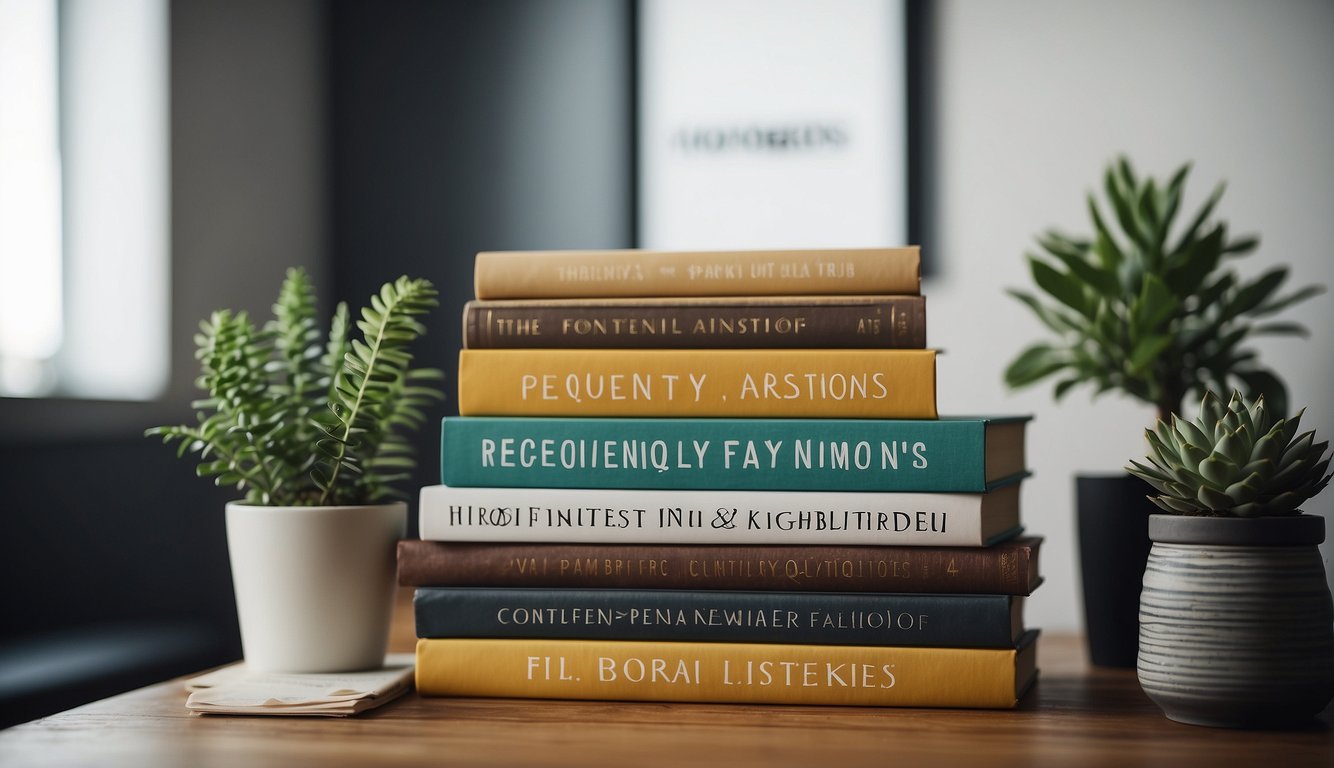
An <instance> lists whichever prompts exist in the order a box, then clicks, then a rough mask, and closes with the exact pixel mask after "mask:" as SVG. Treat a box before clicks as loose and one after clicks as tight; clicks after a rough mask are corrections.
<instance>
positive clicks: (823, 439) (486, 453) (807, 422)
mask: <svg viewBox="0 0 1334 768" xmlns="http://www.w3.org/2000/svg"><path fill="white" fill-rule="evenodd" d="M1028 419H1029V417H1026V416H1014V417H994V418H965V417H953V418H951V417H945V418H941V419H930V420H901V419H892V420H883V419H647V418H644V419H634V418H523V417H481V416H462V417H459V416H450V417H445V418H444V419H443V421H442V424H441V429H440V443H441V450H440V477H441V482H442V483H443V484H445V485H448V486H451V487H455V488H461V487H475V488H621V489H693V490H770V491H772V490H801V491H901V492H915V493H930V492H942V493H983V492H985V491H988V490H990V489H992V488H995V487H997V486H999V485H1004V484H1006V483H1010V482H1014V481H1017V480H1019V479H1020V478H1022V477H1024V476H1025V475H1027V470H1026V467H1025V463H1024V461H1025V460H1024V452H1023V437H1024V428H1025V425H1026V424H1027V421H1028Z"/></svg>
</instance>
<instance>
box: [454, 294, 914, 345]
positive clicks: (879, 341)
mask: <svg viewBox="0 0 1334 768" xmlns="http://www.w3.org/2000/svg"><path fill="white" fill-rule="evenodd" d="M463 329H464V334H463V346H464V347H465V348H467V349H566V348H568V349H576V348H577V349H752V348H762V349H814V348H822V349H839V348H863V349H923V348H925V347H926V300H925V298H924V297H922V296H885V297H876V298H864V297H863V298H853V297H850V298H848V299H845V300H840V299H825V300H822V301H818V302H817V301H814V300H812V301H780V300H761V299H756V300H753V301H744V300H738V299H728V300H725V301H724V300H710V301H706V300H695V301H673V302H662V301H652V300H647V299H646V300H643V301H641V302H638V303H636V302H633V301H614V300H606V301H596V300H585V301H470V302H468V303H467V304H466V305H465V306H464V309H463Z"/></svg>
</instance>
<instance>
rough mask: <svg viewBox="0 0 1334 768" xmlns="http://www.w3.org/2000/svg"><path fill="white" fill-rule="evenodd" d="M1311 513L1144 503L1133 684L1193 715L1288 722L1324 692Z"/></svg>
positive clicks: (1327, 633)
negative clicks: (1163, 511)
mask: <svg viewBox="0 0 1334 768" xmlns="http://www.w3.org/2000/svg"><path fill="white" fill-rule="evenodd" d="M1324 538H1325V520H1324V518H1322V517H1316V516H1313V515H1298V516H1295V517H1274V518H1255V519H1239V518H1217V517H1183V516H1177V515H1153V516H1152V517H1150V518H1149V539H1150V540H1152V542H1153V548H1152V549H1151V550H1150V552H1149V562H1148V566H1147V568H1146V569H1145V571H1144V589H1143V591H1142V592H1141V594H1140V611H1139V624H1140V629H1139V662H1138V665H1137V669H1138V671H1139V681H1140V685H1141V686H1143V688H1144V692H1145V693H1147V694H1148V695H1149V698H1151V699H1153V701H1154V703H1156V704H1157V705H1158V706H1159V707H1161V708H1162V710H1163V712H1164V713H1165V714H1166V715H1167V716H1168V717H1169V718H1171V719H1173V720H1176V721H1179V722H1183V723H1191V724H1194V725H1210V726H1219V727H1228V728H1261V727H1274V726H1286V725H1294V724H1299V723H1302V722H1305V721H1307V720H1309V719H1310V718H1311V717H1312V716H1313V715H1315V714H1317V713H1319V712H1320V711H1321V710H1322V709H1324V708H1325V705H1326V704H1328V703H1329V701H1330V698H1331V696H1334V607H1331V601H1330V594H1329V586H1328V584H1327V583H1326V581H1325V569H1324V565H1323V563H1322V562H1321V559H1320V552H1319V549H1318V545H1319V544H1320V542H1321V541H1324Z"/></svg>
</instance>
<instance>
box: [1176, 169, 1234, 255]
mask: <svg viewBox="0 0 1334 768" xmlns="http://www.w3.org/2000/svg"><path fill="white" fill-rule="evenodd" d="M1225 189H1227V185H1226V184H1223V183H1219V185H1218V186H1216V187H1214V191H1213V193H1212V194H1210V195H1209V198H1208V199H1207V200H1205V201H1204V205H1203V206H1202V207H1201V208H1200V210H1199V212H1198V213H1196V214H1195V218H1194V219H1193V220H1191V223H1190V224H1189V225H1187V227H1186V229H1185V231H1184V232H1183V233H1182V234H1181V239H1180V240H1178V241H1177V246H1176V247H1175V248H1173V249H1172V251H1173V253H1176V252H1179V251H1182V250H1184V249H1185V248H1187V247H1189V246H1190V244H1191V243H1193V242H1194V241H1195V238H1196V235H1197V234H1198V233H1199V230H1200V227H1201V226H1203V225H1204V222H1205V220H1206V219H1208V218H1209V214H1211V213H1213V211H1214V207H1215V206H1217V205H1218V201H1219V200H1220V199H1222V197H1223V190H1225Z"/></svg>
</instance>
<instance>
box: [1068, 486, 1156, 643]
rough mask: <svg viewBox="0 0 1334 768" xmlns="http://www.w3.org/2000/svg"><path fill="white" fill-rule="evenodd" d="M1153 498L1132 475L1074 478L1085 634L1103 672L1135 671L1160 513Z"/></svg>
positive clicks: (1147, 488)
mask: <svg viewBox="0 0 1334 768" xmlns="http://www.w3.org/2000/svg"><path fill="white" fill-rule="evenodd" d="M1152 492H1153V488H1152V487H1151V486H1150V485H1149V484H1148V483H1146V482H1144V481H1143V480H1140V479H1139V478H1137V477H1134V476H1132V475H1128V474H1123V475H1078V476H1076V477H1075V506H1076V511H1077V524H1078V532H1079V566H1080V575H1081V577H1082V580H1083V587H1084V628H1085V632H1086V634H1087V639H1088V647H1089V660H1090V661H1091V662H1092V663H1093V664H1095V665H1097V666H1100V667H1125V668H1133V667H1134V666H1135V656H1136V654H1137V652H1138V649H1139V593H1140V584H1141V582H1142V580H1143V577H1144V562H1145V560H1146V559H1148V556H1149V516H1150V515H1151V514H1153V513H1155V512H1157V511H1158V507H1156V506H1154V505H1153V503H1152V502H1150V501H1149V500H1148V498H1147V496H1148V495H1149V494H1150V493H1152Z"/></svg>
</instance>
